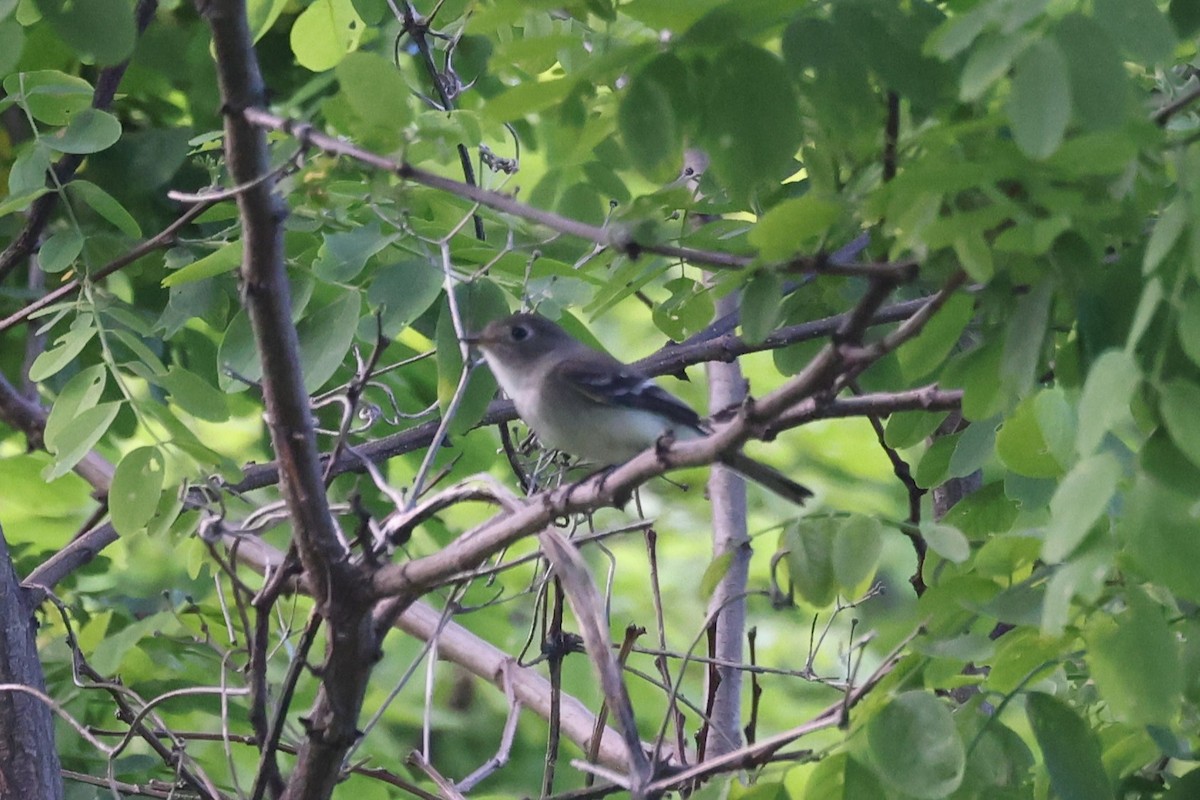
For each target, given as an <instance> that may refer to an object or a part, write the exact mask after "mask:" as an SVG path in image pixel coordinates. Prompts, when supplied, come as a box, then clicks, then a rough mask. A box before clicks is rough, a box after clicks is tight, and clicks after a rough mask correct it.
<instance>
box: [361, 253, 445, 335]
mask: <svg viewBox="0 0 1200 800" xmlns="http://www.w3.org/2000/svg"><path fill="white" fill-rule="evenodd" d="M442 280H443V276H442V271H441V270H440V269H438V268H437V267H436V266H434V265H433V264H431V263H430V262H429V261H427V260H426V259H423V258H413V259H408V260H406V261H400V262H397V263H395V264H388V265H385V266H381V267H380V268H379V269H378V270H376V272H375V277H374V278H373V279H372V280H371V287H370V288H369V289H367V303H368V304H370V305H371V306H372V307H374V308H378V309H380V311H381V313H382V317H383V335H384V336H387V337H388V338H392V337H394V336H397V335H399V333H400V332H401V331H403V330H404V329H405V328H407V327H408V326H409V325H411V324H412V323H413V321H414V320H416V319H417V318H418V317H419V316H421V315H422V314H424V313H425V311H426V310H427V309H428V308H429V307H430V306H431V305H433V302H434V301H435V300H437V298H438V295H439V294H441V291H442Z"/></svg>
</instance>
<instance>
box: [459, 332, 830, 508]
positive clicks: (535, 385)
mask: <svg viewBox="0 0 1200 800" xmlns="http://www.w3.org/2000/svg"><path fill="white" fill-rule="evenodd" d="M468 341H469V342H470V343H472V344H475V345H478V347H479V349H480V350H482V351H483V355H484V357H485V358H486V359H487V363H488V366H489V367H491V370H492V374H493V375H495V376H496V381H497V382H498V383H499V384H500V388H502V389H504V392H505V394H507V395H508V396H509V397H510V398H512V401H513V403H514V405H516V407H517V413H518V414H520V415H521V419H523V420H525V424H527V425H528V426H529V427H530V428H531V429H532V430H533V432H534V433H536V434H537V436H538V439H540V440H541V442H542V444H543V445H545V446H546V447H550V448H554V449H556V450H562V451H564V452H567V453H571V454H572V455H576V456H581V457H583V458H585V459H587V460H589V461H594V462H595V463H597V464H599V465H601V466H612V465H615V464H621V463H624V462H625V461H628V460H629V459H631V458H633V457H634V456H635V455H637V454H638V453H640V452H642V451H643V450H646V449H647V448H650V447H653V446H654V445H655V443H656V442H658V441H659V440H660V439H661V438H663V437H664V436H670V437H673V438H674V439H677V440H685V439H698V438H700V437H703V436H706V435H708V431H706V430H705V428H704V426H703V423H702V422H701V420H700V417H699V416H698V415H697V414H696V412H695V411H693V410H692V408H691V407H690V406H688V405H687V404H686V403H684V402H683V401H682V400H680V399H679V398H677V397H675V396H674V395H673V394H671V393H670V392H667V391H666V390H665V389H663V388H662V387H660V386H658V385H657V384H655V383H654V382H653V381H651V380H650V379H649V378H647V377H646V376H644V375H642V374H640V373H638V372H637V371H635V370H633V369H631V368H630V367H629V366H627V365H625V364H622V363H621V362H620V361H618V360H617V359H615V358H613V357H612V356H610V355H609V354H608V353H603V352H600V351H599V350H595V349H593V348H591V347H589V346H587V345H586V344H584V343H583V342H580V341H579V340H577V339H575V338H574V337H572V336H571V334H569V333H567V332H566V331H565V330H563V329H562V328H561V327H559V326H558V325H556V324H555V323H553V322H551V321H550V320H548V319H546V318H545V317H543V316H540V315H538V314H513V315H512V316H510V317H507V318H505V319H501V320H496V321H494V322H492V323H489V324H488V325H487V327H485V328H484V329H483V331H482V332H481V333H479V334H477V335H474V336H470V337H468ZM721 462H722V463H723V464H725V465H726V466H728V467H730V468H731V469H733V470H734V471H736V472H738V473H740V474H741V475H742V476H744V477H746V478H749V479H750V480H753V481H756V482H757V483H759V484H761V485H763V486H765V487H766V488H767V489H770V490H771V491H773V492H775V493H776V494H778V495H779V496H780V497H783V498H785V499H787V500H790V501H792V502H793V503H796V504H798V505H803V503H804V501H805V500H806V499H808V498H809V497H811V496H812V492H811V491H809V490H808V489H807V488H806V487H804V486H802V485H800V484H799V483H796V482H795V481H793V480H792V479H791V478H789V477H787V476H786V475H784V474H783V473H781V472H779V471H778V470H776V469H774V468H772V467H769V466H767V465H766V464H763V463H762V462H760V461H755V460H754V459H752V458H750V457H749V456H747V455H746V454H744V453H740V452H739V453H733V454H731V455H727V456H723V457H722V459H721Z"/></svg>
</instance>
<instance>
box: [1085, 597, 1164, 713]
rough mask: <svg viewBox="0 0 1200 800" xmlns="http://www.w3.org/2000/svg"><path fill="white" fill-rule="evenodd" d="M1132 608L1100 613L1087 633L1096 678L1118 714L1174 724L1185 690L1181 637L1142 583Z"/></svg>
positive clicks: (1090, 663)
mask: <svg viewBox="0 0 1200 800" xmlns="http://www.w3.org/2000/svg"><path fill="white" fill-rule="evenodd" d="M1126 600H1127V602H1128V604H1129V607H1128V609H1127V610H1126V611H1125V612H1124V613H1122V614H1119V615H1117V617H1115V618H1110V617H1107V616H1097V617H1096V619H1095V620H1094V621H1093V622H1092V624H1091V625H1089V626H1088V629H1087V632H1086V634H1085V640H1086V642H1087V649H1086V650H1085V653H1086V657H1087V661H1088V666H1089V667H1091V673H1092V679H1093V680H1095V682H1096V687H1097V688H1098V689H1099V690H1100V695H1101V696H1102V697H1103V698H1104V699H1105V700H1107V701H1108V705H1109V707H1110V708H1111V709H1112V712H1113V714H1115V715H1116V717H1117V719H1119V720H1121V721H1123V722H1128V723H1131V724H1134V725H1162V726H1164V727H1169V726H1171V725H1173V724H1174V723H1175V721H1176V719H1175V718H1176V715H1177V714H1178V713H1179V707H1180V702H1181V700H1182V695H1183V665H1182V663H1181V661H1180V653H1179V643H1178V642H1177V641H1176V640H1175V636H1174V634H1172V633H1171V629H1170V628H1169V627H1168V625H1167V620H1166V618H1165V617H1164V616H1163V609H1162V608H1160V607H1159V605H1158V604H1157V603H1155V602H1154V601H1152V600H1151V599H1150V598H1149V597H1147V596H1146V594H1145V593H1144V592H1142V591H1141V590H1140V589H1138V588H1136V587H1130V588H1129V589H1128V590H1127V592H1126Z"/></svg>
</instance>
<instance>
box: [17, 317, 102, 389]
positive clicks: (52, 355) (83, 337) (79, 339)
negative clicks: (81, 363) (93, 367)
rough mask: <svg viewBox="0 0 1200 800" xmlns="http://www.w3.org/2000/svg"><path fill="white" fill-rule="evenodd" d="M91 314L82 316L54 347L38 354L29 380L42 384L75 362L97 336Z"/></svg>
mask: <svg viewBox="0 0 1200 800" xmlns="http://www.w3.org/2000/svg"><path fill="white" fill-rule="evenodd" d="M93 321H94V320H93V319H92V315H91V314H80V315H79V316H77V317H76V318H75V320H74V321H73V322H72V323H71V328H70V330H68V331H67V332H66V333H64V334H63V335H62V336H60V337H58V339H57V340H55V342H54V346H53V347H51V348H50V349H49V350H45V351H43V352H42V353H40V354H38V357H37V358H35V359H34V360H33V364H31V365H30V367H29V380H31V381H33V382H35V383H41V382H42V381H44V380H46V379H47V378H49V377H52V376H54V375H57V374H58V372H59V371H60V370H62V369H63V368H64V367H66V366H67V365H68V364H70V363H71V362H72V361H74V360H75V357H76V356H77V355H79V354H80V353H81V352H83V348H84V347H86V346H87V343H88V342H90V341H91V340H92V337H93V336H95V335H96V327H95V325H93Z"/></svg>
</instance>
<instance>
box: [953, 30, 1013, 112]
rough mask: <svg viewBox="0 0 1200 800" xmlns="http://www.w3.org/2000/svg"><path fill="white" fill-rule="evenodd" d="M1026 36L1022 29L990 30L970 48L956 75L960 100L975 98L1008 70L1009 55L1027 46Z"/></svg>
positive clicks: (981, 94) (1009, 66)
mask: <svg viewBox="0 0 1200 800" xmlns="http://www.w3.org/2000/svg"><path fill="white" fill-rule="evenodd" d="M1029 43H1030V38H1029V36H1028V35H1026V34H1024V33H1020V34H1012V35H1003V34H999V33H997V34H992V35H990V36H987V37H985V38H984V39H983V40H982V41H980V43H979V44H978V45H976V46H975V47H973V48H971V54H970V56H968V57H967V63H966V64H965V65H963V71H962V76H961V77H960V78H959V84H958V97H959V99H960V100H963V101H964V102H971V101H973V100H978V99H979V98H980V97H981V96H983V93H984V92H986V91H987V90H988V89H989V88H991V86H992V84H994V83H995V82H996V81H998V80H1000V79H1001V78H1003V77H1004V76H1005V75H1007V74H1008V70H1009V69H1010V68H1011V67H1012V62H1013V59H1015V58H1016V57H1017V56H1019V55H1020V54H1021V52H1022V51H1024V50H1025V48H1026V47H1028V46H1029Z"/></svg>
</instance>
